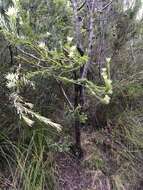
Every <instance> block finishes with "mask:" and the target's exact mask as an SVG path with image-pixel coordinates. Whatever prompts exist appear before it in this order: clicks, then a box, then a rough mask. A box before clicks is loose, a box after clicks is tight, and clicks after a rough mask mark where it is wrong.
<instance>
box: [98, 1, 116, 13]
mask: <svg viewBox="0 0 143 190" xmlns="http://www.w3.org/2000/svg"><path fill="white" fill-rule="evenodd" d="M112 2H113V1H110V2H109V3H108V4H107V5H105V6H104V7H103V8H102V9H101V10H98V12H100V13H102V12H103V11H104V10H105V9H106V8H107V7H109V6H110V5H111V4H112Z"/></svg>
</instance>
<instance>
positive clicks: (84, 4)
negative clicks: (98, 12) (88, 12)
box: [77, 1, 86, 11]
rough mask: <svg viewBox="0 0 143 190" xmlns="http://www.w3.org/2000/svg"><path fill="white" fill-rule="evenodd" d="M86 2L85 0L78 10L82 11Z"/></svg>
mask: <svg viewBox="0 0 143 190" xmlns="http://www.w3.org/2000/svg"><path fill="white" fill-rule="evenodd" d="M85 4H86V1H84V2H83V3H82V4H81V6H80V7H79V8H78V9H77V11H80V10H81V9H82V8H83V7H84V5H85Z"/></svg>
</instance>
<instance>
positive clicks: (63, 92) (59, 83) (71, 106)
mask: <svg viewBox="0 0 143 190" xmlns="http://www.w3.org/2000/svg"><path fill="white" fill-rule="evenodd" d="M56 81H57V83H58V85H59V87H60V89H61V92H62V94H63V96H64V98H65V100H66V101H67V103H68V105H69V107H70V108H71V109H72V110H74V107H73V105H72V103H71V102H70V100H69V98H68V96H67V94H66V92H65V90H64V89H63V87H62V84H61V82H59V81H58V80H57V79H56Z"/></svg>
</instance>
